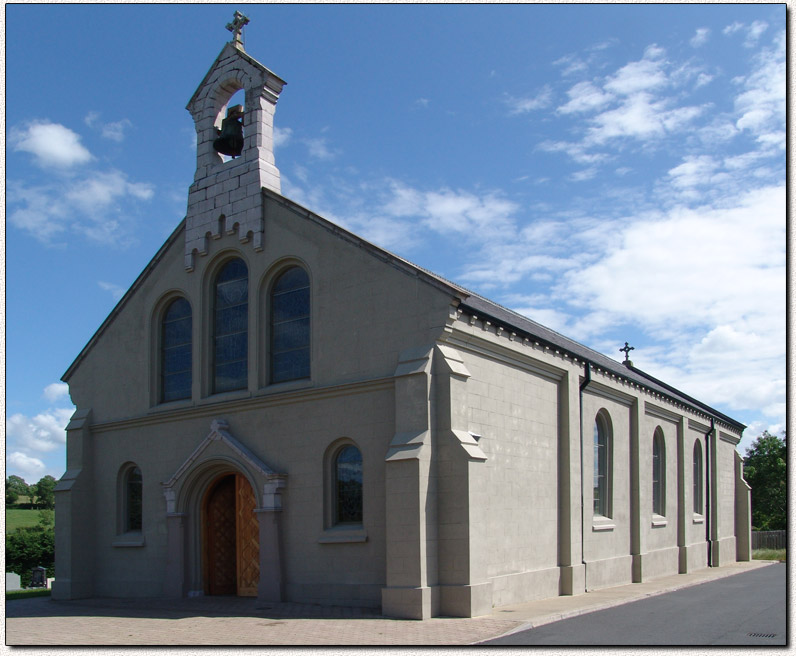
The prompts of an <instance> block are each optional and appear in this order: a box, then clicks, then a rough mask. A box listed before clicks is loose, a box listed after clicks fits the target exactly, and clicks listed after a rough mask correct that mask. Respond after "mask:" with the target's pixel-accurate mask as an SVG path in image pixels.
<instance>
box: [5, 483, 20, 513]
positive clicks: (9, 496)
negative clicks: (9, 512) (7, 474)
mask: <svg viewBox="0 0 796 656" xmlns="http://www.w3.org/2000/svg"><path fill="white" fill-rule="evenodd" d="M18 500H19V494H18V493H17V491H16V490H15V489H14V486H13V485H11V483H10V481H9V480H8V479H7V478H6V506H11V505H13V504H15V503H16V502H17V501H18Z"/></svg>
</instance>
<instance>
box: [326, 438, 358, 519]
mask: <svg viewBox="0 0 796 656" xmlns="http://www.w3.org/2000/svg"><path fill="white" fill-rule="evenodd" d="M333 502H334V508H333V512H334V522H333V523H334V524H361V523H362V454H361V453H360V451H359V449H357V447H355V446H352V445H348V446H344V447H343V448H342V449H340V450H339V451H338V452H337V455H336V456H335V458H334V496H333Z"/></svg>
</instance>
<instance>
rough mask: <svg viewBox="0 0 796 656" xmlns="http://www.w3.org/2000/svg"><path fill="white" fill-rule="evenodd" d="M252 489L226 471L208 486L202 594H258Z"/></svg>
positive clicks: (256, 530)
mask: <svg viewBox="0 0 796 656" xmlns="http://www.w3.org/2000/svg"><path fill="white" fill-rule="evenodd" d="M255 505H256V504H255V499H254V491H253V490H252V487H251V485H250V484H249V481H248V480H246V478H245V477H244V476H241V475H240V474H225V475H223V476H220V477H219V478H217V479H216V480H215V481H214V482H213V483H212V484H211V485H210V486H209V487H208V489H207V492H206V494H205V500H204V504H203V517H202V520H203V521H202V527H203V528H202V538H203V540H202V541H203V549H202V551H203V560H204V574H205V577H204V580H205V586H204V587H205V594H210V595H234V594H237V595H238V596H242V597H255V596H257V584H258V583H259V581H260V526H259V522H258V520H257V515H256V514H255V512H254V509H255Z"/></svg>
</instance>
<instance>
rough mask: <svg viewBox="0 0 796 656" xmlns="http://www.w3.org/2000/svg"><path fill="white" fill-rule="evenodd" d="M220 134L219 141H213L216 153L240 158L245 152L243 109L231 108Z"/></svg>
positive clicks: (237, 106) (236, 106)
mask: <svg viewBox="0 0 796 656" xmlns="http://www.w3.org/2000/svg"><path fill="white" fill-rule="evenodd" d="M217 131H218V130H217ZM218 132H219V136H218V139H216V140H215V141H213V148H214V149H215V151H216V152H218V153H221V154H222V155H229V156H230V157H232V158H235V157H240V154H241V153H242V152H243V107H241V106H240V105H235V106H234V107H230V108H229V109H228V110H227V117H226V118H225V119H224V120H223V121H221V130H220V131H218Z"/></svg>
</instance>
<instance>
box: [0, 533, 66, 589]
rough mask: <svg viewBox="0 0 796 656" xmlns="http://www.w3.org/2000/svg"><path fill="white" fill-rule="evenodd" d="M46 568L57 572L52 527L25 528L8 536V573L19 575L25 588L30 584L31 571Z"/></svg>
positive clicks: (52, 572) (48, 570)
mask: <svg viewBox="0 0 796 656" xmlns="http://www.w3.org/2000/svg"><path fill="white" fill-rule="evenodd" d="M38 566H41V567H46V568H47V576H53V575H54V572H55V531H54V529H53V527H52V526H46V525H43V524H40V525H39V526H25V527H23V528H18V529H17V530H15V531H14V532H13V533H11V534H9V535H6V571H8V572H16V573H17V574H19V577H20V581H21V583H22V585H23V586H27V585H28V584H30V571H31V569H33V568H34V567H38Z"/></svg>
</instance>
